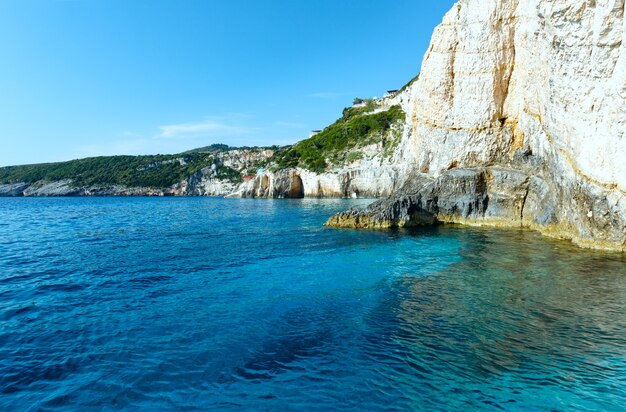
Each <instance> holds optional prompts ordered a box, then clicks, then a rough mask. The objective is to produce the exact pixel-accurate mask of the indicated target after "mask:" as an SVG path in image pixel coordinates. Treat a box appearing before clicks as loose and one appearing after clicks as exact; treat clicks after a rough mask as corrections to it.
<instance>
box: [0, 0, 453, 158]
mask: <svg viewBox="0 0 626 412" xmlns="http://www.w3.org/2000/svg"><path fill="white" fill-rule="evenodd" d="M453 4H454V1H453V0H437V1H420V0H227V1H224V0H219V1H218V0H185V1H182V0H0V62H1V63H0V166H7V165H15V164H30V163H40V162H55V161H63V160H69V159H75V158H82V157H89V156H100V155H113V154H157V153H178V152H181V151H185V150H189V149H192V148H195V147H201V146H206V145H209V144H212V143H225V144H228V145H231V146H242V145H247V146H257V145H258V146H265V145H273V144H277V145H284V144H290V143H294V142H296V141H298V140H301V139H303V138H306V137H307V136H308V134H309V132H310V131H311V130H314V129H321V128H323V127H325V126H327V125H328V124H330V123H332V122H333V121H334V120H335V119H337V118H338V117H340V116H341V111H342V109H343V108H344V107H346V106H349V105H351V103H352V100H353V99H354V98H355V97H373V96H382V95H383V94H384V93H385V91H386V90H389V89H398V88H400V87H402V86H403V85H404V84H405V83H406V82H407V81H409V80H410V79H411V78H413V77H414V76H415V75H416V74H417V73H418V72H419V69H420V66H421V62H422V58H423V56H424V53H425V52H426V50H427V48H428V45H429V42H430V38H431V35H432V31H433V28H434V27H435V26H436V25H437V24H439V23H440V22H441V20H442V18H443V16H444V14H445V13H446V12H447V10H449V9H450V8H451V7H452V5H453Z"/></svg>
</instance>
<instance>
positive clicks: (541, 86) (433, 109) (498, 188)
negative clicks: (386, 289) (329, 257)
mask: <svg viewBox="0 0 626 412" xmlns="http://www.w3.org/2000/svg"><path fill="white" fill-rule="evenodd" d="M624 24H625V23H624V0H606V1H578V0H461V1H459V2H458V3H457V4H456V5H455V6H454V7H453V8H452V9H451V10H450V11H449V12H448V13H447V14H446V16H445V17H444V19H443V22H442V23H441V25H439V26H438V27H437V28H436V29H435V32H434V34H433V37H432V41H431V45H430V48H429V50H428V52H427V54H426V56H425V57H424V60H423V64H422V69H421V73H420V76H419V79H418V80H417V81H415V82H414V83H412V84H411V85H410V87H408V88H407V89H406V90H405V91H403V92H402V93H400V94H399V95H398V96H396V97H395V100H396V103H398V104H400V105H401V107H402V109H403V110H404V112H405V113H406V127H405V130H404V133H403V136H402V140H401V143H400V144H399V146H398V149H397V152H396V155H395V158H396V159H398V160H397V161H398V162H400V163H402V164H404V165H410V167H409V168H406V167H405V168H403V170H407V171H408V172H407V173H408V174H407V176H405V177H404V178H402V179H400V180H401V181H402V182H403V185H402V187H401V188H399V189H397V190H396V191H395V192H394V194H393V195H392V196H390V197H389V198H388V199H385V200H381V201H378V202H376V203H374V204H373V205H371V206H369V207H367V208H366V209H363V210H349V211H347V212H343V213H340V214H338V215H336V216H334V217H332V218H331V219H330V220H329V221H328V222H327V224H328V225H330V226H336V227H362V228H387V227H405V226H412V225H419V224H426V223H433V222H451V223H465V224H474V225H497V226H516V227H528V228H532V229H536V230H539V231H541V232H543V233H544V234H547V235H550V236H555V237H561V238H567V239H571V240H572V241H574V242H575V243H577V244H579V245H581V246H586V247H593V248H601V249H612V250H622V251H624V250H625V249H626V140H625V138H624V131H625V130H626V127H625V126H626V110H625V104H626V50H625V49H624V48H625V47H626V45H624V44H623V40H624V33H625V31H624Z"/></svg>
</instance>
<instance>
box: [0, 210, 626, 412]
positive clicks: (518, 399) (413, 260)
mask: <svg viewBox="0 0 626 412" xmlns="http://www.w3.org/2000/svg"><path fill="white" fill-rule="evenodd" d="M366 203H368V202H367V201H348V200H224V199H210V198H58V199H32V198H29V199H0V409H1V410H7V411H9V410H10V411H20V410H137V409H143V410H168V409H185V410H196V409H198V410H206V409H254V410H328V409H333V410H339V409H353V408H356V409H360V410H376V409H383V408H389V409H398V410H407V409H408V410H428V411H431V410H459V409H467V410H475V409H479V410H520V411H533V410H535V411H544V410H545V411H553V410H603V411H610V410H615V411H618V410H624V408H625V407H626V258H625V257H624V255H621V254H612V255H611V254H602V253H597V252H591V251H585V250H581V249H577V248H575V247H573V246H571V245H570V244H568V243H566V242H559V241H553V240H547V239H544V238H541V237H540V236H539V235H537V234H534V233H532V232H528V231H498V230H485V229H471V228H459V227H436V228H425V229H420V230H416V231H411V232H406V231H401V232H374V231H353V230H337V229H329V228H324V227H322V223H323V222H324V221H325V219H326V218H327V217H328V216H330V215H331V214H332V213H334V212H336V211H340V210H343V209H345V208H347V207H349V206H351V205H358V204H361V205H362V204H366Z"/></svg>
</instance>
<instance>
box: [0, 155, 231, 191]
mask: <svg viewBox="0 0 626 412" xmlns="http://www.w3.org/2000/svg"><path fill="white" fill-rule="evenodd" d="M214 163H215V159H214V158H213V157H212V156H211V154H208V153H200V152H193V153H187V154H184V155H153V156H103V157H90V158H86V159H79V160H71V161H69V162H61V163H43V164H35V165H24V166H9V167H2V168H0V183H18V182H25V183H35V182H53V181H58V180H65V179H71V180H72V181H73V182H74V184H76V185H79V186H83V185H91V186H99V185H101V186H107V185H122V186H128V187H154V188H161V187H168V186H172V185H173V184H176V183H178V182H180V181H182V180H184V179H186V178H187V177H189V176H191V175H192V174H194V173H195V172H197V171H199V170H201V169H203V168H205V167H208V166H211V165H212V164H214ZM215 173H216V176H215V177H217V178H221V179H227V180H231V181H233V182H239V181H240V179H241V175H240V173H239V172H238V171H236V170H234V169H231V168H229V167H226V166H219V165H217V164H216V169H215Z"/></svg>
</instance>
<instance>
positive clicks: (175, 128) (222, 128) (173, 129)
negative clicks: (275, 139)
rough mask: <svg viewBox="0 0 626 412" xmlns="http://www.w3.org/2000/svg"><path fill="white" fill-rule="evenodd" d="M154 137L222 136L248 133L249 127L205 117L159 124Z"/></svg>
mask: <svg viewBox="0 0 626 412" xmlns="http://www.w3.org/2000/svg"><path fill="white" fill-rule="evenodd" d="M159 130H160V131H159V134H158V135H157V136H156V137H159V138H165V139H179V138H197V137H222V136H232V135H237V134H248V133H250V131H251V129H250V128H247V127H244V126H235V125H230V124H227V123H225V122H221V121H218V120H213V119H207V120H203V121H201V122H195V123H178V124H168V125H164V126H159Z"/></svg>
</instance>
